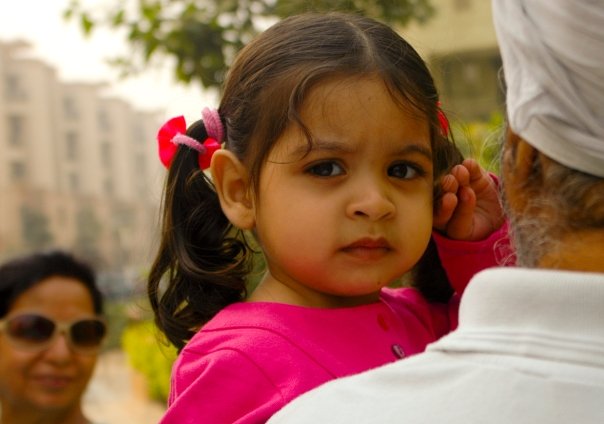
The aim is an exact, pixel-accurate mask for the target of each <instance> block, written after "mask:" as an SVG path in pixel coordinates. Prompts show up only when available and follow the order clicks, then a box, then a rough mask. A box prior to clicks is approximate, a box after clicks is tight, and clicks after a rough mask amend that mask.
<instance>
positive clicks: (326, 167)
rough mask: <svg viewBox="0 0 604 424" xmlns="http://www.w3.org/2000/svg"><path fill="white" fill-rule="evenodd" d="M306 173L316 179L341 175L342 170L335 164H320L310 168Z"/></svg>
mask: <svg viewBox="0 0 604 424" xmlns="http://www.w3.org/2000/svg"><path fill="white" fill-rule="evenodd" d="M306 172H308V173H310V174H313V175H316V176H318V177H335V176H337V175H342V174H343V173H344V169H343V168H342V167H341V166H340V165H338V164H337V163H336V162H321V163H317V164H315V165H312V166H310V167H309V168H308V169H307V170H306Z"/></svg>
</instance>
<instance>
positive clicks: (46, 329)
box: [0, 313, 107, 353]
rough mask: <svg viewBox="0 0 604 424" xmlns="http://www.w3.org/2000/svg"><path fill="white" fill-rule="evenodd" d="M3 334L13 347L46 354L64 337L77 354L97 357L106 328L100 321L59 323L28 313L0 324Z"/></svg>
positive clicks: (90, 319)
mask: <svg viewBox="0 0 604 424" xmlns="http://www.w3.org/2000/svg"><path fill="white" fill-rule="evenodd" d="M0 331H3V332H4V333H5V334H6V336H7V339H8V340H9V341H10V342H11V343H12V344H13V345H15V346H16V347H18V348H22V349H26V350H36V351H41V350H44V349H46V348H47V347H49V346H50V345H51V344H52V343H53V341H54V340H55V339H56V337H57V336H58V335H59V333H63V334H65V336H66V338H67V342H68V344H69V346H70V347H71V348H72V349H73V350H74V351H75V352H78V353H95V352H96V351H97V350H98V349H99V347H100V346H101V344H102V342H103V339H104V337H105V334H106V333H107V326H106V324H105V322H104V321H103V320H101V319H99V318H85V319H79V320H76V321H72V322H57V321H54V320H52V319H50V318H48V317H45V316H44V315H40V314H34V313H28V314H22V315H15V316H12V317H8V318H5V319H3V320H0Z"/></svg>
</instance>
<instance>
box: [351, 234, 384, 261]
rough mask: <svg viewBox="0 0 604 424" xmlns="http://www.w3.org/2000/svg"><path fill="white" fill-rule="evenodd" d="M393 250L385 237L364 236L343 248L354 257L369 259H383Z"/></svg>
mask: <svg viewBox="0 0 604 424" xmlns="http://www.w3.org/2000/svg"><path fill="white" fill-rule="evenodd" d="M391 250H392V247H391V246H390V244H389V243H388V242H387V241H386V239H384V238H379V239H372V238H363V239H360V240H357V241H355V242H354V243H351V244H349V245H347V246H345V247H344V248H342V251H343V252H345V253H347V254H349V255H351V256H353V257H354V258H357V259H361V260H367V261H371V260H377V259H381V258H382V257H383V256H384V255H386V254H388V253H389V252H390V251H391Z"/></svg>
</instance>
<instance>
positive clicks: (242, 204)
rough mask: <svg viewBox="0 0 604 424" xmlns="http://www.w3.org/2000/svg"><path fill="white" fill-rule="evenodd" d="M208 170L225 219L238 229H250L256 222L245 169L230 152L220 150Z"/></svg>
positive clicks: (215, 154) (213, 157)
mask: <svg viewBox="0 0 604 424" xmlns="http://www.w3.org/2000/svg"><path fill="white" fill-rule="evenodd" d="M210 170H211V172H212V180H213V182H214V186H215V187H216V193H217V194H218V198H219V199H220V206H221V207H222V211H223V212H224V214H225V215H226V217H227V218H228V219H229V221H230V222H231V223H232V224H233V225H234V226H235V227H237V228H239V229H242V230H250V229H252V228H253V227H254V224H255V223H256V221H255V213H254V203H253V202H252V201H251V196H252V191H251V189H250V179H249V175H248V172H247V169H246V168H245V167H244V166H243V164H242V163H241V161H240V160H239V159H237V157H236V156H235V155H234V154H233V153H232V152H230V151H228V150H224V149H220V150H217V151H216V152H215V153H214V156H212V164H211V166H210Z"/></svg>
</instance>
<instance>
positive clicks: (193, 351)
mask: <svg viewBox="0 0 604 424" xmlns="http://www.w3.org/2000/svg"><path fill="white" fill-rule="evenodd" d="M437 102H438V94H437V92H436V89H435V87H434V84H433V81H432V78H431V76H430V73H429V72H428V69H427V68H426V66H425V64H424V62H423V61H422V60H421V58H420V57H419V56H418V54H417V53H416V52H415V51H414V50H413V48H412V47H411V46H410V45H409V44H407V43H406V42H405V41H404V40H403V39H402V38H401V37H400V36H399V35H397V34H396V33H395V32H394V31H393V30H391V29H390V28H388V27H387V26H385V25H382V24H380V23H378V22H375V21H373V20H371V19H368V18H364V17H359V16H354V15H344V14H326V15H315V14H309V15H301V16H296V17H291V18H287V19H285V20H283V21H281V22H279V23H277V24H276V25H274V26H272V27H271V28H269V29H268V30H267V31H265V32H264V33H263V34H262V35H260V36H259V37H258V38H256V39H255V40H254V41H252V42H251V43H250V44H249V45H248V46H247V47H246V48H244V49H243V50H242V51H241V53H240V54H239V55H238V57H237V59H236V60H235V62H234V64H233V66H232V68H231V70H230V72H229V75H228V78H227V81H226V85H225V87H224V93H223V98H222V102H221V104H220V108H219V110H218V112H217V113H213V112H211V111H209V110H205V111H204V116H203V118H204V119H203V121H198V122H197V123H195V124H193V125H192V126H191V127H190V128H189V129H188V131H186V134H183V133H184V132H185V128H184V121H183V120H181V119H175V120H172V121H170V122H169V123H168V124H166V126H164V127H163V128H162V130H160V133H159V139H160V155H161V157H162V160H163V161H164V163H165V164H166V165H168V166H169V175H168V180H167V185H166V192H165V203H164V219H163V232H162V240H161V246H160V248H159V252H158V255H157V258H156V261H155V263H154V265H153V267H152V270H151V274H150V277H149V296H150V299H151V304H152V307H153V310H154V312H155V314H156V322H157V325H158V326H159V328H160V329H161V330H162V331H163V332H164V333H165V334H166V336H167V337H168V339H169V340H170V341H171V342H172V343H174V344H175V345H176V346H177V347H178V348H179V349H180V350H181V352H180V356H179V358H178V360H177V362H176V364H175V365H174V369H173V376H172V386H171V395H170V400H169V403H170V406H169V409H168V411H167V413H166V415H165V417H164V419H163V422H164V423H179V424H180V423H188V422H191V423H193V422H204V423H205V422H207V423H261V422H264V421H266V420H267V419H268V418H269V417H270V416H271V415H272V414H273V413H275V412H276V411H277V410H278V409H280V408H281V407H282V406H283V405H284V404H286V403H287V402H289V401H290V400H292V399H293V398H295V397H296V396H298V395H300V394H301V393H303V392H305V391H308V390H310V389H312V388H313V387H316V386H318V385H319V384H321V383H323V382H326V381H328V380H331V379H334V378H337V377H341V376H345V375H350V374H353V373H358V372H361V371H364V370H367V369H369V368H372V367H376V366H378V365H382V364H385V363H387V362H391V361H393V360H396V359H398V358H402V357H406V356H409V355H413V354H415V353H418V352H421V351H423V350H424V348H425V346H426V345H427V344H428V343H430V342H432V341H435V340H436V339H438V338H439V337H441V336H442V335H444V334H446V333H447V332H448V331H450V330H451V329H452V328H453V327H454V326H455V324H456V314H457V301H456V300H457V297H453V298H452V296H451V295H452V292H453V289H452V288H451V286H450V285H449V284H448V282H447V279H446V276H445V275H444V273H443V272H442V269H441V268H440V267H439V266H437V265H438V257H437V256H436V252H435V250H434V248H433V247H434V246H433V245H432V244H431V243H430V240H431V233H432V226H433V209H434V207H433V204H434V200H433V199H435V198H436V199H437V200H438V201H440V202H441V205H442V207H441V208H440V209H439V210H440V212H439V213H438V214H437V220H438V223H439V227H441V228H442V229H443V230H444V231H445V233H448V234H451V233H457V234H460V235H461V237H462V238H465V239H468V240H478V239H483V238H485V237H487V236H489V234H491V233H492V232H493V230H495V229H497V228H498V227H499V226H500V225H501V221H502V218H501V211H500V206H499V203H498V199H497V194H496V189H495V185H494V183H493V182H492V181H491V179H490V178H489V177H488V176H487V175H486V173H484V172H483V171H482V170H480V169H479V167H478V166H477V165H476V164H475V163H474V162H465V163H464V165H465V166H463V165H462V166H457V167H456V168H454V170H453V176H451V175H449V176H448V177H447V180H445V181H444V182H443V184H444V185H445V191H447V192H448V193H447V195H445V196H444V197H442V196H441V192H442V189H441V187H442V185H443V184H441V180H442V179H443V177H444V176H445V175H447V173H448V172H450V171H451V169H452V167H453V166H454V165H456V164H459V163H460V161H461V156H460V154H459V152H458V151H457V150H456V148H455V146H454V145H453V143H451V142H450V141H449V140H448V139H447V138H446V136H445V135H444V130H443V128H442V126H441V124H440V121H439V110H438V108H437ZM221 143H224V149H219V147H220V144H221ZM183 144H184V145H185V146H178V147H177V145H183ZM212 155H213V157H212V159H211V175H212V180H211V181H210V179H209V178H208V177H207V176H206V175H205V174H204V172H203V170H202V169H204V168H205V167H207V166H208V164H209V163H210V157H211V156H212ZM449 184H451V186H449ZM457 184H459V185H460V186H461V187H459V189H458V187H457ZM447 186H449V188H448V189H447ZM474 195H476V196H477V198H478V200H477V202H478V203H477V204H475V203H474V202H475V201H476V199H474V197H473V196H474ZM441 197H442V200H440V199H441ZM457 201H459V205H457V208H456V202H457ZM475 205H476V208H475V207H474V206H475ZM481 211H483V212H484V213H481ZM243 230H250V231H251V232H252V233H253V235H254V236H255V238H256V239H257V242H258V244H259V246H260V247H261V249H262V252H263V253H264V257H265V259H266V265H267V270H266V274H265V275H264V277H263V279H262V281H261V282H260V284H259V286H258V287H257V289H256V290H255V291H253V292H252V293H251V294H248V293H247V291H246V277H247V276H248V274H249V273H250V267H251V264H250V258H251V254H252V253H253V251H252V249H251V248H250V247H249V245H248V244H247V242H246V241H245V238H244V237H243V234H242V231H243ZM437 237H438V236H437ZM496 237H497V234H496V233H495V234H491V237H490V238H487V239H486V240H484V241H483V242H481V243H476V244H477V245H478V247H476V246H474V245H470V244H469V243H467V242H466V244H464V245H463V246H457V247H456V249H457V251H458V252H464V253H467V252H472V251H473V252H475V254H474V255H473V256H472V259H478V261H477V262H476V263H473V264H470V263H469V261H468V260H466V265H470V268H473V269H474V270H476V269H477V268H481V267H485V266H487V265H491V264H493V261H492V256H493V253H492V250H489V249H487V248H492V246H493V240H494V239H495V238H496ZM438 243H439V248H440V249H441V252H444V251H445V250H446V249H447V248H450V247H451V246H450V244H451V243H453V242H451V241H450V240H447V239H445V238H444V237H439V241H438ZM485 246H486V247H485ZM427 247H428V249H427ZM472 249H474V250H472ZM481 252H483V253H484V252H486V254H485V255H486V256H485V257H482V256H481V254H482V253H481ZM485 258H486V261H485ZM456 259H457V258H456ZM445 266H447V265H445ZM455 266H458V265H457V264H455ZM414 269H416V270H418V272H417V273H416V276H415V283H416V286H417V289H413V288H398V289H389V288H386V286H388V285H390V284H391V283H393V282H394V281H395V280H397V279H399V278H400V277H401V276H403V275H404V274H406V273H408V272H409V271H412V270H414ZM427 277H430V278H427ZM466 282H467V279H465V280H464V281H462V282H460V283H459V284H454V285H456V287H455V291H457V292H458V293H461V291H462V290H463V288H464V285H465V283H466Z"/></svg>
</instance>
